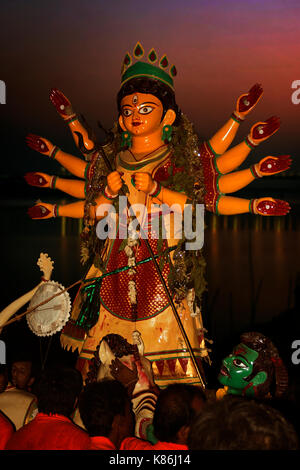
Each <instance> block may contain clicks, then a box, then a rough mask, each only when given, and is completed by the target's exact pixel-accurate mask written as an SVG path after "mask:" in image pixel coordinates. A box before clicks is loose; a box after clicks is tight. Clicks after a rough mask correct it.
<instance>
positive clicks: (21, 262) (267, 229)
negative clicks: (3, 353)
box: [0, 203, 300, 340]
mask: <svg viewBox="0 0 300 470" xmlns="http://www.w3.org/2000/svg"><path fill="white" fill-rule="evenodd" d="M27 207H28V205H27ZM299 220H300V219H299V217H298V216H297V214H296V213H293V212H292V213H291V214H289V215H288V216H286V217H260V216H253V215H248V214H245V215H240V216H216V215H213V214H209V213H208V214H207V215H206V225H207V228H206V230H205V247H204V252H205V258H206V262H207V275H206V278H207V281H208V292H207V295H206V298H205V303H204V311H203V314H204V319H205V322H206V327H207V328H208V329H209V335H210V336H211V337H213V338H214V339H215V340H216V339H218V338H221V339H222V338H226V337H227V336H228V335H232V332H239V331H240V330H242V329H244V328H248V327H249V326H251V325H252V324H254V323H260V322H265V321H268V320H270V319H271V318H273V317H275V316H277V315H278V314H279V313H280V312H282V311H284V310H286V309H288V308H291V307H293V303H294V287H295V281H296V276H297V273H298V272H300V267H299V243H298V240H299V228H300V227H299V225H300V222H299ZM2 221H3V222H2V240H1V241H2V254H3V256H2V270H1V273H2V296H1V305H0V308H4V307H5V306H6V305H7V304H8V303H10V302H11V301H12V300H14V299H16V298H17V297H18V296H20V295H22V294H24V293H25V292H27V291H28V290H30V289H32V287H33V286H35V285H36V284H37V283H38V282H39V279H40V271H39V268H38V267H37V266H36V261H37V259H38V257H39V254H40V252H46V253H48V254H49V256H50V257H51V258H52V259H53V260H54V263H55V268H54V272H53V276H52V277H53V279H54V280H56V281H58V282H60V283H62V284H63V285H64V286H66V287H67V286H69V285H71V284H72V283H74V282H75V281H77V280H78V279H80V278H81V277H82V275H83V274H84V269H83V267H82V266H81V265H80V261H79V258H80V255H79V248H80V242H79V234H80V232H81V230H82V221H78V220H75V219H65V218H58V219H50V220H45V221H32V220H30V219H29V218H28V216H27V215H26V208H25V203H24V207H20V206H17V207H16V206H14V205H5V206H4V207H2ZM75 294H76V292H71V296H72V297H73V296H74V295H75Z"/></svg>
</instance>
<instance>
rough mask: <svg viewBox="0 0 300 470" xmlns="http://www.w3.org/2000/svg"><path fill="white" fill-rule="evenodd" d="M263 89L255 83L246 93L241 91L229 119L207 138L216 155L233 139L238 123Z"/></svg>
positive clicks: (253, 105) (254, 104)
mask: <svg viewBox="0 0 300 470" xmlns="http://www.w3.org/2000/svg"><path fill="white" fill-rule="evenodd" d="M262 94H263V89H262V87H261V85H260V84H258V83H256V84H255V85H254V86H253V87H252V88H250V90H249V91H248V92H247V93H243V94H242V95H241V96H239V98H238V99H237V102H236V107H235V110H234V111H233V113H232V114H231V116H230V119H229V120H228V121H227V122H226V123H225V124H224V126H222V127H221V129H219V130H218V131H217V132H216V134H215V135H214V136H213V137H212V138H211V139H210V140H209V145H210V146H211V148H212V150H213V151H214V152H215V153H216V154H217V155H222V154H223V153H224V152H225V151H226V150H227V149H228V147H229V145H230V144H231V142H232V141H233V139H234V137H235V135H236V133H237V130H238V128H239V126H240V123H241V122H243V121H244V119H245V117H246V116H247V114H248V113H250V111H251V110H252V109H253V108H254V107H255V106H256V104H257V103H258V101H259V100H260V98H261V97H262Z"/></svg>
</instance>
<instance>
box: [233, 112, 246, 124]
mask: <svg viewBox="0 0 300 470" xmlns="http://www.w3.org/2000/svg"><path fill="white" fill-rule="evenodd" d="M230 117H231V119H233V120H234V121H235V122H237V123H238V124H240V123H241V122H243V121H245V118H244V117H243V116H241V115H240V114H239V113H238V112H237V111H233V113H232V114H231V116H230Z"/></svg>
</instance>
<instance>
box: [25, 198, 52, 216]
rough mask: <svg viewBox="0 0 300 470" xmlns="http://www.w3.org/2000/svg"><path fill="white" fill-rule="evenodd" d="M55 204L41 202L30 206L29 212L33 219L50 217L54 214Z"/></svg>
mask: <svg viewBox="0 0 300 470" xmlns="http://www.w3.org/2000/svg"><path fill="white" fill-rule="evenodd" d="M53 209H54V205H53V204H46V203H45V202H40V203H38V204H36V205H35V206H33V207H29V209H28V211H27V214H28V215H29V217H30V218H31V219H50V218H51V217H54V215H53Z"/></svg>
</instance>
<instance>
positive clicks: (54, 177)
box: [50, 176, 58, 189]
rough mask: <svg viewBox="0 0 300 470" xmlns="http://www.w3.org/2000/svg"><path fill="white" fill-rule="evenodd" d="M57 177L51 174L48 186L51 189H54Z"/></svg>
mask: <svg viewBox="0 0 300 470" xmlns="http://www.w3.org/2000/svg"><path fill="white" fill-rule="evenodd" d="M57 179H58V176H51V180H50V188H51V189H55V186H56V182H57Z"/></svg>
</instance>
